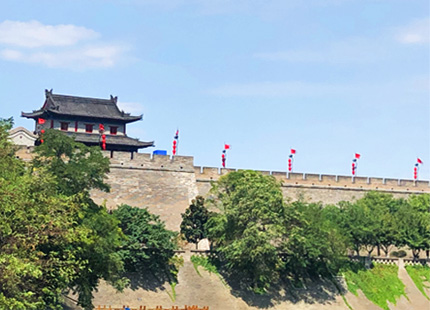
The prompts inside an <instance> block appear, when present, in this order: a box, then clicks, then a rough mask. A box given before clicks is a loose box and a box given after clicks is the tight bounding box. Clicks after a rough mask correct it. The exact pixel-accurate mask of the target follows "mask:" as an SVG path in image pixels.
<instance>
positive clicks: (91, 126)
mask: <svg viewBox="0 0 430 310" xmlns="http://www.w3.org/2000/svg"><path fill="white" fill-rule="evenodd" d="M85 132H89V133H91V132H93V125H91V124H85Z"/></svg>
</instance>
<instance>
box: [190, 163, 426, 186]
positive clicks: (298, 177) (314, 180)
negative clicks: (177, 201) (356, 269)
mask: <svg viewBox="0 0 430 310" xmlns="http://www.w3.org/2000/svg"><path fill="white" fill-rule="evenodd" d="M194 170H195V174H196V180H197V181H198V182H210V181H216V180H218V178H219V177H220V176H222V175H225V174H227V173H228V172H230V171H237V170H238V169H220V168H214V167H199V166H197V167H194ZM259 172H261V173H262V174H264V175H272V176H274V177H275V178H276V179H277V180H279V181H281V182H282V186H284V187H294V186H296V187H314V188H319V187H320V188H321V187H323V188H337V189H346V190H347V189H351V190H352V189H356V190H357V189H358V190H383V191H392V192H412V193H417V192H430V183H429V181H414V180H404V179H389V178H373V177H352V176H342V175H329V174H312V173H297V172H294V173H287V172H284V171H259Z"/></svg>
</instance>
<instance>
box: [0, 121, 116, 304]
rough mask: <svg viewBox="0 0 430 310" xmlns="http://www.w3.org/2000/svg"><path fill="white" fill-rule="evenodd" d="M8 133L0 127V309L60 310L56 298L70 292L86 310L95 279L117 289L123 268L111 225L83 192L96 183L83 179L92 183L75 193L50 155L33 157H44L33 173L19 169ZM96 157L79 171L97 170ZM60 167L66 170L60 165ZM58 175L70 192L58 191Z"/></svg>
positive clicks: (66, 142) (69, 146)
mask: <svg viewBox="0 0 430 310" xmlns="http://www.w3.org/2000/svg"><path fill="white" fill-rule="evenodd" d="M9 128H10V124H6V125H4V122H3V123H2V122H0V145H2V146H3V148H2V150H1V151H0V152H2V153H1V155H2V156H1V157H0V167H2V168H4V169H1V171H0V205H1V206H2V208H1V209H0V308H1V309H60V308H61V306H60V304H61V294H62V293H63V292H65V291H66V290H67V289H73V290H75V291H76V292H77V293H79V302H80V304H81V305H82V306H84V307H85V309H92V308H93V307H92V304H91V298H92V291H93V290H94V288H95V287H96V286H97V283H98V280H99V279H101V278H104V279H106V280H108V281H110V282H111V283H112V284H115V285H117V286H121V285H123V284H124V283H123V281H122V279H121V278H120V277H119V275H120V274H121V273H122V261H121V259H120V256H119V255H118V254H117V252H116V250H117V248H118V247H119V245H120V244H121V243H120V242H121V235H120V230H119V228H118V223H117V221H116V220H115V218H113V217H112V216H110V215H109V214H108V213H107V211H106V208H104V207H100V206H97V205H96V204H94V202H93V201H92V200H91V199H90V198H89V190H90V188H93V187H95V186H94V185H92V184H96V183H97V182H98V181H97V180H100V176H99V175H97V176H96V175H94V177H93V176H92V175H91V174H87V177H88V178H89V179H91V178H93V180H86V182H87V183H86V184H87V187H83V188H82V190H78V189H77V188H78V186H77V185H73V184H72V183H73V182H72V180H71V179H72V178H73V175H72V174H71V173H68V174H70V177H67V175H68V174H64V173H63V172H62V171H61V168H60V167H59V166H55V165H52V163H53V162H57V163H58V162H59V161H58V158H61V160H63V159H65V158H66V154H65V153H62V152H57V153H56V154H55V155H54V154H53V153H49V152H50V151H48V150H46V153H44V152H40V153H39V154H48V153H49V154H50V155H49V156H44V155H40V156H41V157H40V158H39V160H38V161H37V162H35V163H32V164H31V167H33V169H24V168H25V167H24V163H23V162H21V161H18V160H16V159H15V158H14V154H13V151H12V150H13V147H12V146H11V145H10V143H9V142H8V141H7V136H8V134H7V131H8V129H9ZM58 134H59V135H62V134H61V133H58ZM52 135H54V134H52ZM52 135H51V134H50V135H48V136H51V137H52ZM63 138H64V140H63ZM55 139H57V140H59V141H60V142H61V144H62V147H64V148H65V149H69V150H71V149H73V150H75V151H76V152H82V150H85V149H84V148H82V147H80V146H79V145H76V147H75V144H74V141H70V140H68V139H69V138H67V137H66V136H64V135H62V136H61V137H60V136H58V137H55ZM51 142H52V141H51ZM46 143H47V144H49V143H50V142H47V141H46ZM47 144H44V145H47ZM72 146H73V147H72ZM52 148H53V149H56V146H55V145H52ZM70 152H71V151H70ZM91 152H92V151H90V153H91ZM94 152H95V151H94ZM69 154H71V153H69ZM43 156H44V157H43ZM42 157H43V158H42ZM72 157H73V154H71V157H69V158H72ZM97 158H100V157H99V156H91V155H88V156H86V157H85V159H84V158H83V157H81V159H82V161H83V162H84V163H85V164H83V166H85V167H88V166H91V165H93V166H100V167H101V166H102V165H103V163H102V164H100V162H93V160H96V159H97ZM75 159H76V158H75ZM42 162H43V163H44V164H42ZM72 163H73V165H74V167H75V168H76V170H77V171H79V169H80V168H82V167H81V166H80V165H79V161H77V160H72V162H71V164H72ZM65 164H66V165H67V164H69V162H67V159H65ZM53 168H56V169H53ZM88 168H89V167H88ZM65 169H67V167H65ZM89 169H90V168H89ZM93 172H94V171H93ZM60 175H62V176H64V177H66V178H67V180H66V181H65V182H67V184H69V185H70V187H71V189H72V190H70V189H67V188H65V187H64V185H63V184H61V182H62V181H63V180H62V179H61V178H60ZM75 181H77V182H78V181H79V179H75ZM79 186H81V185H79Z"/></svg>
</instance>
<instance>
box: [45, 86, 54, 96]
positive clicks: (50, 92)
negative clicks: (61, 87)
mask: <svg viewBox="0 0 430 310" xmlns="http://www.w3.org/2000/svg"><path fill="white" fill-rule="evenodd" d="M52 91H53V89H52V88H51V90H47V89H45V97H46V98H48V96H51V95H52Z"/></svg>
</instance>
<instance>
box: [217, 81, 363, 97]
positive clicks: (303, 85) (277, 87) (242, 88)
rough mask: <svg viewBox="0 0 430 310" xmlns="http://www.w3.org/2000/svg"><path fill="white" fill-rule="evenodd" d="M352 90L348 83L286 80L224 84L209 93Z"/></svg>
mask: <svg viewBox="0 0 430 310" xmlns="http://www.w3.org/2000/svg"><path fill="white" fill-rule="evenodd" d="M354 90H356V87H353V86H350V85H339V84H328V83H327V84H326V83H308V82H301V81H287V82H256V83H245V84H231V85H224V86H221V87H218V88H215V89H212V90H210V91H209V93H210V94H212V95H218V96H225V97H242V96H245V97H246V96H250V97H255V96H259V97H291V96H305V97H309V96H322V95H333V94H339V93H342V94H344V93H349V92H351V91H354Z"/></svg>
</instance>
